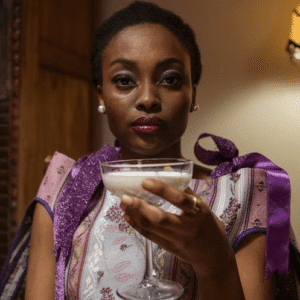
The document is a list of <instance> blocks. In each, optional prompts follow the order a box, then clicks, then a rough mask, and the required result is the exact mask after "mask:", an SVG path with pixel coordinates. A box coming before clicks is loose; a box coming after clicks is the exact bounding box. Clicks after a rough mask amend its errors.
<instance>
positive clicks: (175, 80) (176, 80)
mask: <svg viewBox="0 0 300 300" xmlns="http://www.w3.org/2000/svg"><path fill="white" fill-rule="evenodd" d="M160 82H161V83H162V84H163V85H166V86H176V87H177V86H179V85H180V84H181V82H182V77H181V76H180V75H179V74H168V75H166V76H165V77H164V78H163V79H162V80H161V81H160Z"/></svg>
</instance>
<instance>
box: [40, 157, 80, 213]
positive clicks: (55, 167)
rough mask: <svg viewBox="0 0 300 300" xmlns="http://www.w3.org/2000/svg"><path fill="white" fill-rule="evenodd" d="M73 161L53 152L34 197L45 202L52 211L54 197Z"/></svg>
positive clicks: (66, 176)
mask: <svg viewBox="0 0 300 300" xmlns="http://www.w3.org/2000/svg"><path fill="white" fill-rule="evenodd" d="M74 163H75V160H74V159H72V158H70V157H68V156H66V155H65V154H62V153H59V152H55V153H54V154H53V156H52V159H51V160H50V163H49V166H48V168H47V170H46V172H45V175H44V178H43V180H42V183H41V185H40V187H39V189H38V192H37V195H36V197H37V198H39V199H40V200H42V201H44V202H46V203H47V204H48V205H49V206H50V207H51V209H52V207H53V204H54V201H55V196H56V195H57V193H58V191H59V189H60V188H61V187H62V186H63V183H64V182H65V181H66V180H67V178H68V175H69V173H70V171H71V169H72V167H73V166H74Z"/></svg>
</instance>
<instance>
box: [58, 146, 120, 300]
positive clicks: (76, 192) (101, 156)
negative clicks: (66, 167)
mask: <svg viewBox="0 0 300 300" xmlns="http://www.w3.org/2000/svg"><path fill="white" fill-rule="evenodd" d="M117 159H119V148H113V147H111V146H105V147H104V148H102V150H100V151H98V152H96V153H93V154H91V155H89V156H85V157H83V158H82V159H80V160H79V161H78V162H76V163H75V165H74V167H73V168H72V170H71V177H70V179H69V181H68V182H67V184H66V186H65V188H64V191H63V193H62V195H61V198H60V199H59V201H58V204H57V207H56V209H55V212H54V250H53V251H54V252H56V291H55V294H56V296H55V299H56V300H58V299H59V300H63V299H64V295H65V269H66V258H67V255H68V254H69V251H70V248H71V245H72V239H73V235H74V233H75V231H76V228H77V227H78V226H79V223H80V220H81V216H82V215H83V213H84V211H85V208H86V207H87V205H88V202H89V200H90V199H91V198H92V196H93V194H94V192H95V190H96V188H97V187H98V185H99V184H100V182H101V173H100V163H101V162H105V161H112V160H117Z"/></svg>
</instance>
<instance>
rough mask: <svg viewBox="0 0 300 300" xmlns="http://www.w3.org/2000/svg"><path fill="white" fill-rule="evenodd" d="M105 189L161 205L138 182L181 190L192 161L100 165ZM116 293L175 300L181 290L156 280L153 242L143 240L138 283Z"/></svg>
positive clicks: (129, 299)
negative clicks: (142, 263)
mask: <svg viewBox="0 0 300 300" xmlns="http://www.w3.org/2000/svg"><path fill="white" fill-rule="evenodd" d="M100 168H101V173H102V179H103V183H104V186H105V187H106V189H108V190H109V191H110V192H111V193H113V194H115V195H116V196H118V197H120V198H121V197H122V196H123V195H124V194H126V195H128V196H135V197H139V198H142V199H144V200H147V201H148V202H150V203H152V204H154V205H157V206H161V205H162V204H163V203H164V201H165V200H163V199H161V198H159V197H158V196H156V195H153V194H151V193H149V192H147V191H145V190H144V189H143V188H142V187H141V183H142V181H143V180H144V179H146V178H154V179H157V180H160V181H162V182H165V183H168V184H170V185H172V186H174V187H175V188H177V189H179V190H182V191H183V190H184V189H185V188H186V187H187V186H188V184H189V182H190V180H191V178H192V174H193V162H192V161H190V160H186V159H174V158H163V159H133V160H119V161H112V162H105V163H102V164H101V165H100ZM117 294H118V296H119V297H121V298H122V299H126V300H141V299H142V300H161V299H165V300H167V299H168V300H173V299H174V300H175V299H178V298H179V297H180V296H181V295H182V294H183V287H182V286H181V285H180V284H179V283H176V282H172V281H170V280H162V279H157V278H156V277H155V270H154V268H153V262H152V243H151V241H149V240H147V239H146V272H145V275H144V278H143V280H142V281H141V282H140V283H139V284H131V285H124V286H121V287H120V288H118V290H117Z"/></svg>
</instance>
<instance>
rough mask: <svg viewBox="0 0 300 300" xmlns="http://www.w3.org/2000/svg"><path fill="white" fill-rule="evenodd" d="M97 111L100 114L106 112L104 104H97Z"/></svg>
mask: <svg viewBox="0 0 300 300" xmlns="http://www.w3.org/2000/svg"><path fill="white" fill-rule="evenodd" d="M98 111H99V113H100V114H105V113H106V108H105V106H104V105H99V106H98Z"/></svg>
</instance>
